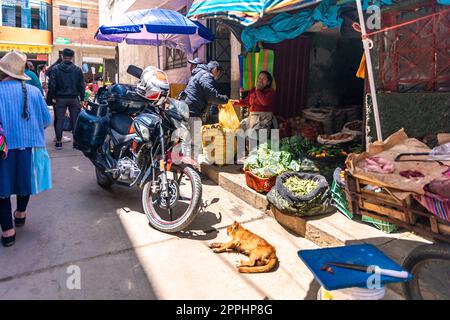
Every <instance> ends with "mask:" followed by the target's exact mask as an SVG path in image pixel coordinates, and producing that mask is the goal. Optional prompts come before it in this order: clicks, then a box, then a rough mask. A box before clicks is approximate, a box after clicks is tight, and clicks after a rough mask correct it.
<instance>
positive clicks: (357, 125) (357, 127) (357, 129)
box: [342, 120, 363, 137]
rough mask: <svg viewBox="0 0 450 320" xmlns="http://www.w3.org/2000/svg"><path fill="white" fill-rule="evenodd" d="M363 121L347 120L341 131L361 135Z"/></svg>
mask: <svg viewBox="0 0 450 320" xmlns="http://www.w3.org/2000/svg"><path fill="white" fill-rule="evenodd" d="M362 130H363V123H362V121H361V120H356V121H351V122H347V123H346V124H345V125H344V128H343V129H342V132H345V133H351V134H354V135H355V136H357V137H360V136H362Z"/></svg>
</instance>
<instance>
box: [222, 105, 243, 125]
mask: <svg viewBox="0 0 450 320" xmlns="http://www.w3.org/2000/svg"><path fill="white" fill-rule="evenodd" d="M219 124H220V126H221V127H222V128H224V129H231V130H236V129H239V128H240V127H241V123H240V121H239V118H238V116H237V114H236V111H235V110H234V107H233V101H231V100H230V101H228V103H227V104H224V105H222V108H220V110H219Z"/></svg>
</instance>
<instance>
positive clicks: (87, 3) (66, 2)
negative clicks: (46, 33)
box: [51, 0, 117, 82]
mask: <svg viewBox="0 0 450 320" xmlns="http://www.w3.org/2000/svg"><path fill="white" fill-rule="evenodd" d="M100 12H101V8H100V6H99V1H98V0H53V12H52V16H53V43H52V44H53V51H52V54H51V61H52V62H54V61H56V60H57V59H58V56H59V54H60V53H61V51H62V50H63V49H64V48H70V49H72V50H73V51H75V61H74V62H75V64H76V65H78V66H80V67H82V69H83V73H84V75H85V79H86V81H87V82H91V81H93V80H97V79H99V78H103V79H104V81H105V82H114V81H115V78H116V73H117V67H116V45H115V44H113V43H108V42H103V41H97V40H95V39H94V35H95V32H96V31H97V28H98V26H99V17H100Z"/></svg>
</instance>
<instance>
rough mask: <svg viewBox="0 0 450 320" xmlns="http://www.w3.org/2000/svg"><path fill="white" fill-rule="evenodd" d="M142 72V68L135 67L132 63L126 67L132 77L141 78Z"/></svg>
mask: <svg viewBox="0 0 450 320" xmlns="http://www.w3.org/2000/svg"><path fill="white" fill-rule="evenodd" d="M142 72H144V70H143V69H141V68H139V67H136V66H134V65H132V64H130V65H129V66H128V68H127V73H128V74H131V75H132V76H133V77H135V78H138V79H140V78H141V75H142Z"/></svg>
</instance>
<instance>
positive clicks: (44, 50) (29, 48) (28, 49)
mask: <svg viewBox="0 0 450 320" xmlns="http://www.w3.org/2000/svg"><path fill="white" fill-rule="evenodd" d="M11 50H18V51H21V52H23V53H40V54H49V53H51V52H52V46H33V45H26V44H4V43H0V51H4V52H9V51H11Z"/></svg>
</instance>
